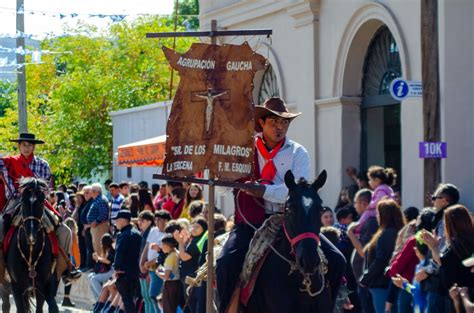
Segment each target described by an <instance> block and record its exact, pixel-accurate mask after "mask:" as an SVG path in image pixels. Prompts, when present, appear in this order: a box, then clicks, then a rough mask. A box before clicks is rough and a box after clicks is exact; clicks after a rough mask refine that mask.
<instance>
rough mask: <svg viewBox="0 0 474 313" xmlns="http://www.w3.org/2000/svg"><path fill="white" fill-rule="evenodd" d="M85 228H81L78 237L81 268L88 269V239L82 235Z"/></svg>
mask: <svg viewBox="0 0 474 313" xmlns="http://www.w3.org/2000/svg"><path fill="white" fill-rule="evenodd" d="M83 228H84V227H83V226H79V230H78V233H77V235H78V236H77V237H78V238H79V252H80V254H81V267H83V268H86V267H87V247H86V238H85V237H84V235H83V234H82V230H83Z"/></svg>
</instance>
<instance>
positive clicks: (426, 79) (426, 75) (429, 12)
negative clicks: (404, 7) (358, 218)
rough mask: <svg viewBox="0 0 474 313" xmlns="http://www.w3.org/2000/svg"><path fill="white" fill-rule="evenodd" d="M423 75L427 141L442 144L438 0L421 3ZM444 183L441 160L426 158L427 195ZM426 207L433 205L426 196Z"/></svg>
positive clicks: (424, 120) (425, 186)
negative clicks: (440, 142) (442, 180)
mask: <svg viewBox="0 0 474 313" xmlns="http://www.w3.org/2000/svg"><path fill="white" fill-rule="evenodd" d="M421 53H422V54H421V75H422V83H423V126H424V134H423V137H424V141H429V142H439V141H441V132H440V104H439V102H440V99H439V47H438V0H421ZM440 181H441V159H435V158H428V159H424V194H425V195H427V194H428V193H431V192H433V191H434V190H435V189H436V186H437V185H438V184H439V183H440ZM425 205H427V206H429V205H431V202H430V200H429V199H428V197H425Z"/></svg>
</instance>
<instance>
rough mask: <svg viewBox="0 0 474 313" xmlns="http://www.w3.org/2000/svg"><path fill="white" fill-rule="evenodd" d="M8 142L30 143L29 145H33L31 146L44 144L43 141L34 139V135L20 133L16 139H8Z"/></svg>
mask: <svg viewBox="0 0 474 313" xmlns="http://www.w3.org/2000/svg"><path fill="white" fill-rule="evenodd" d="M10 141H12V142H22V141H26V142H30V143H33V144H41V143H44V141H43V140H39V139H36V137H35V135H34V134H30V133H20V137H18V138H17V139H10Z"/></svg>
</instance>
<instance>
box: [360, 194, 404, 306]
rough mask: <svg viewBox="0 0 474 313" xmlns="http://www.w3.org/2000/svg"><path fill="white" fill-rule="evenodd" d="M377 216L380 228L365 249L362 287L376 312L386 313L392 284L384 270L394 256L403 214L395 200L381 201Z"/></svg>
mask: <svg viewBox="0 0 474 313" xmlns="http://www.w3.org/2000/svg"><path fill="white" fill-rule="evenodd" d="M376 216H377V220H378V222H379V228H378V230H377V232H376V233H375V234H374V236H373V237H372V239H371V240H370V242H369V243H368V244H367V245H366V246H365V247H364V251H365V255H366V257H365V267H366V270H365V271H364V275H363V276H362V279H361V280H360V285H361V286H362V287H368V288H369V291H370V293H371V295H372V301H373V304H374V308H375V312H376V313H384V312H385V301H386V300H387V295H388V286H389V282H390V279H389V278H388V277H386V276H385V275H384V270H385V267H387V265H388V263H389V260H390V257H391V256H392V252H393V249H394V247H395V241H396V239H397V233H398V231H399V230H400V229H401V228H402V227H403V214H402V211H401V209H400V207H399V206H398V204H397V203H396V202H395V201H394V200H391V199H387V200H381V201H379V203H378V205H377V214H376ZM395 312H396V311H395Z"/></svg>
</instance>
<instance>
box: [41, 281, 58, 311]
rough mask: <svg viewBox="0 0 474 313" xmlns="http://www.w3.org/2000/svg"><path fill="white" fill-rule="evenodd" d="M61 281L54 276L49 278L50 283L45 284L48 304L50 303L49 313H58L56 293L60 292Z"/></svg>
mask: <svg viewBox="0 0 474 313" xmlns="http://www.w3.org/2000/svg"><path fill="white" fill-rule="evenodd" d="M58 285H59V281H58V280H57V279H56V276H55V275H54V274H53V275H51V277H50V278H49V283H47V284H45V288H44V290H45V292H46V302H47V303H48V312H49V313H58V312H59V308H58V304H57V303H56V298H55V297H56V292H57V291H58Z"/></svg>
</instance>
